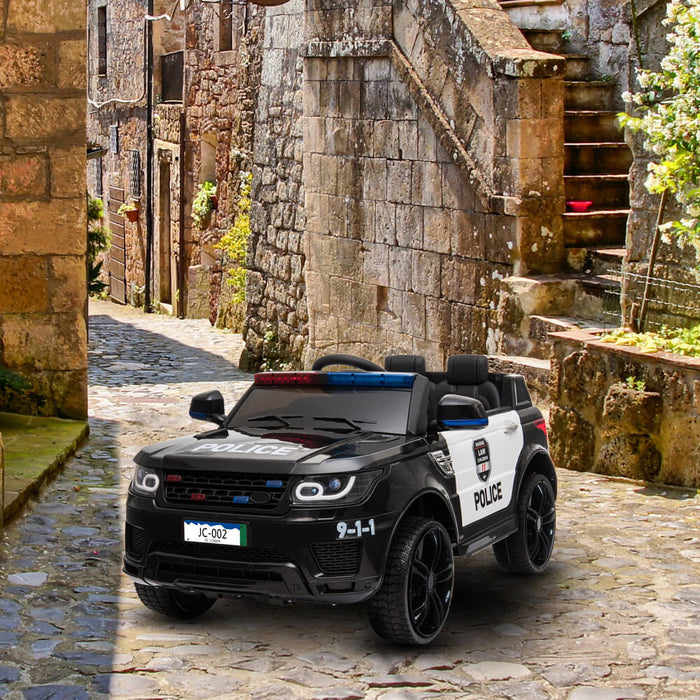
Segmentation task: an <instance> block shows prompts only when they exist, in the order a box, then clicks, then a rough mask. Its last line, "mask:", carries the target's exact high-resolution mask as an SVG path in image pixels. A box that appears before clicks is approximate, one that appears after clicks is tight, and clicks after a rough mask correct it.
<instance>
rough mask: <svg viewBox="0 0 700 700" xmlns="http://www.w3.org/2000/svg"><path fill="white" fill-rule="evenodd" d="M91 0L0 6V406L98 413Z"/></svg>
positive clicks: (71, 414)
mask: <svg viewBox="0 0 700 700" xmlns="http://www.w3.org/2000/svg"><path fill="white" fill-rule="evenodd" d="M84 66H85V5H84V3H81V2H78V1H77V0H55V1H53V2H44V3H41V4H40V6H37V5H36V4H30V5H28V4H27V3H25V2H20V0H10V1H9V2H4V3H2V5H0V207H1V209H2V217H0V363H1V364H2V365H5V366H7V367H9V368H10V369H12V370H14V371H16V372H18V373H20V374H21V375H22V376H24V377H25V378H26V379H27V381H28V382H29V383H30V384H32V386H33V393H32V394H31V395H27V396H25V397H24V399H21V398H18V397H17V396H16V395H14V394H13V395H10V394H4V393H1V392H0V410H3V409H8V408H9V409H11V410H13V411H22V412H28V413H40V414H43V415H60V416H67V417H74V418H82V417H84V416H85V415H86V412H87V328H86V318H85V311H86V309H85V304H86V298H87V287H86V268H85V264H86V263H85V254H86V220H85V70H84Z"/></svg>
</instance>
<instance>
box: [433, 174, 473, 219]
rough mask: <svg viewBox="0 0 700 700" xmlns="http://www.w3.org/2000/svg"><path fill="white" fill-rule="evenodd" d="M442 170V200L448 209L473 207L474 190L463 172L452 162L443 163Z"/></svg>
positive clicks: (468, 208)
mask: <svg viewBox="0 0 700 700" xmlns="http://www.w3.org/2000/svg"><path fill="white" fill-rule="evenodd" d="M441 171H442V201H443V204H444V206H446V207H449V208H450V209H464V210H470V209H473V207H474V191H473V189H472V188H471V186H470V185H469V183H468V182H467V178H466V177H465V175H464V173H463V172H462V171H461V170H460V169H459V167H457V166H456V165H454V164H453V163H445V164H443V165H442V167H441Z"/></svg>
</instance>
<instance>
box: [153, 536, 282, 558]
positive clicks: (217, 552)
mask: <svg viewBox="0 0 700 700" xmlns="http://www.w3.org/2000/svg"><path fill="white" fill-rule="evenodd" d="M151 552H152V553H153V552H162V553H163V554H172V555H174V556H180V557H194V558H196V559H218V560H225V561H237V562H246V563H264V562H268V563H273V564H274V563H280V562H289V561H290V557H289V555H288V554H285V552H283V551H282V550H281V549H273V548H265V547H234V546H230V545H223V544H204V543H199V542H179V541H176V540H175V541H163V540H156V541H155V542H154V543H153V544H152V545H151Z"/></svg>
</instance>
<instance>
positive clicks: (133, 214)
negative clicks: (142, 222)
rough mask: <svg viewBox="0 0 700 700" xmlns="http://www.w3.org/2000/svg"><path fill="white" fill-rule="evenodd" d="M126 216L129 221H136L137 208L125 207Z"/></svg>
mask: <svg viewBox="0 0 700 700" xmlns="http://www.w3.org/2000/svg"><path fill="white" fill-rule="evenodd" d="M126 218H127V219H129V221H131V223H132V224H133V223H135V222H136V221H138V220H139V210H138V209H127V210H126Z"/></svg>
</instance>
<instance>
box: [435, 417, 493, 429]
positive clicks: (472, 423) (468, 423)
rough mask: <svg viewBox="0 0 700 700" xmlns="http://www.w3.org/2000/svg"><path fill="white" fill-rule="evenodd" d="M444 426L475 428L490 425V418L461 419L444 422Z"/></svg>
mask: <svg viewBox="0 0 700 700" xmlns="http://www.w3.org/2000/svg"><path fill="white" fill-rule="evenodd" d="M441 423H442V424H443V425H446V426H447V427H448V428H475V427H479V426H481V425H488V424H489V419H488V418H461V419H459V420H443V421H441Z"/></svg>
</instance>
